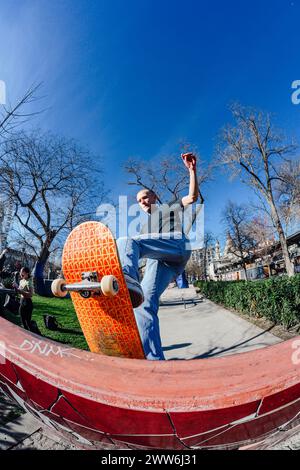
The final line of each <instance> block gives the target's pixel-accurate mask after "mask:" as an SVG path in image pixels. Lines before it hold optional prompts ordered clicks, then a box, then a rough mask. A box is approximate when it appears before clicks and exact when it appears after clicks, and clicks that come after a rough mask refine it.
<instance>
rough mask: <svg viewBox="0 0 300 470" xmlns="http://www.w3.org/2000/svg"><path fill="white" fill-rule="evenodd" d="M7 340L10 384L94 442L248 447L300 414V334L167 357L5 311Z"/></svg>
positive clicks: (22, 399) (0, 358)
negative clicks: (119, 349) (185, 357)
mask: <svg viewBox="0 0 300 470" xmlns="http://www.w3.org/2000/svg"><path fill="white" fill-rule="evenodd" d="M0 341H1V342H2V350H3V351H2V353H1V348H0V388H1V389H2V390H3V392H4V393H5V394H7V395H8V396H10V397H12V398H13V399H14V400H16V401H17V402H19V403H20V404H21V405H22V406H24V407H25V408H26V410H28V411H30V412H31V413H32V414H34V415H35V416H36V417H38V418H39V419H40V420H42V421H43V422H44V423H46V424H47V425H49V426H52V427H54V428H56V429H57V430H59V431H61V432H64V433H65V434H66V435H67V436H68V437H70V438H71V440H73V441H74V439H76V440H77V441H78V442H80V443H81V444H82V445H84V446H86V447H87V448H89V446H93V448H114V447H116V448H120V446H121V447H123V448H124V447H125V448H126V446H129V447H130V448H154V449H178V450H179V449H182V450H184V449H187V448H192V449H194V448H227V449H231V448H240V447H242V446H245V445H247V444H249V443H254V442H257V441H260V442H264V441H266V440H267V439H268V438H269V437H270V436H272V435H274V434H275V433H276V432H279V429H289V428H290V427H292V426H295V425H298V424H299V422H300V352H299V351H300V337H299V338H295V339H293V340H290V341H286V342H283V343H280V344H277V345H275V346H270V347H267V348H264V349H259V350H255V351H251V352H247V353H242V354H237V355H232V356H227V357H223V358H213V359H201V360H199V359H197V360H191V361H162V362H157V361H153V362H152V361H145V360H134V359H121V358H114V357H107V356H101V355H98V354H93V353H90V352H86V351H82V350H79V349H74V348H71V347H68V346H65V345H63V344H61V343H57V342H54V341H50V340H46V339H44V338H41V337H39V336H37V335H34V334H31V333H28V332H26V331H24V330H23V329H21V328H19V327H17V326H15V325H13V324H11V323H9V322H8V321H6V320H4V319H2V318H0ZM4 353H5V358H4Z"/></svg>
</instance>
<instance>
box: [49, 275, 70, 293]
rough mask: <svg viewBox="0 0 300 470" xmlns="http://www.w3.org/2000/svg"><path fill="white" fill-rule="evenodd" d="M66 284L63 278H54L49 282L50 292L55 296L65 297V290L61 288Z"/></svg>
mask: <svg viewBox="0 0 300 470" xmlns="http://www.w3.org/2000/svg"><path fill="white" fill-rule="evenodd" d="M65 285H66V281H65V280H64V279H55V280H54V281H53V282H52V284H51V290H52V294H53V295H55V297H66V295H67V293H68V292H67V291H66V290H63V287H64V286H65Z"/></svg>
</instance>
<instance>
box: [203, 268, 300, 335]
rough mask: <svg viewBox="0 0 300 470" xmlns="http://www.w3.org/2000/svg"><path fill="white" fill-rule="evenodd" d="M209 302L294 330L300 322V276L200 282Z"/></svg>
mask: <svg viewBox="0 0 300 470" xmlns="http://www.w3.org/2000/svg"><path fill="white" fill-rule="evenodd" d="M195 286H196V287H197V288H198V289H199V290H200V292H201V293H202V294H203V295H204V296H205V297H207V298H208V299H210V300H212V301H213V302H216V303H218V304H222V305H223V306H224V307H227V308H231V309H234V310H237V311H239V312H242V313H247V314H249V315H251V316H255V317H265V318H267V319H268V320H271V321H272V322H274V323H276V324H281V325H284V326H285V327H286V328H291V327H292V326H295V325H296V324H298V323H299V322H300V274H297V275H295V276H293V277H291V278H289V277H287V276H283V277H275V278H271V279H265V280H257V281H248V282H247V281H217V282H213V281H209V282H206V281H197V282H195Z"/></svg>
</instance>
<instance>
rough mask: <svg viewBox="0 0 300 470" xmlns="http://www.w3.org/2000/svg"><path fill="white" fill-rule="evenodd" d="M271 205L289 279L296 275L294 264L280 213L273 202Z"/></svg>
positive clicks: (270, 202)
mask: <svg viewBox="0 0 300 470" xmlns="http://www.w3.org/2000/svg"><path fill="white" fill-rule="evenodd" d="M269 204H270V207H271V213H272V219H273V222H274V224H275V227H276V230H277V233H278V236H279V241H280V245H281V249H282V255H283V259H284V263H285V269H286V272H287V275H288V276H289V277H292V276H294V274H295V269H294V263H293V262H292V261H291V259H290V254H289V250H288V246H287V241H286V237H285V234H284V230H283V228H282V224H281V221H280V219H279V216H278V213H277V210H276V207H275V204H274V202H273V201H272V200H271V201H269Z"/></svg>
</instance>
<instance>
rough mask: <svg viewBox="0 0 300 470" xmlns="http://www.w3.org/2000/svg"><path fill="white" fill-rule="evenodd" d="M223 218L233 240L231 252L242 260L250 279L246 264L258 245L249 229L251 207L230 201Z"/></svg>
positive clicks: (246, 276) (245, 272) (246, 277)
mask: <svg viewBox="0 0 300 470" xmlns="http://www.w3.org/2000/svg"><path fill="white" fill-rule="evenodd" d="M222 220H223V222H224V223H225V226H226V232H227V233H228V234H229V235H230V238H231V240H232V244H231V246H230V253H231V254H233V255H234V256H235V257H236V258H238V259H239V260H240V262H241V264H242V266H243V270H244V274H245V279H246V280H248V275H247V268H246V264H247V262H249V258H251V256H252V255H253V252H254V249H255V246H256V243H255V239H254V237H253V235H252V233H251V231H250V230H249V221H250V219H249V209H248V207H247V206H245V205H238V204H235V203H233V202H231V201H229V202H228V204H227V206H226V208H225V210H224V212H223V219H222Z"/></svg>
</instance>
